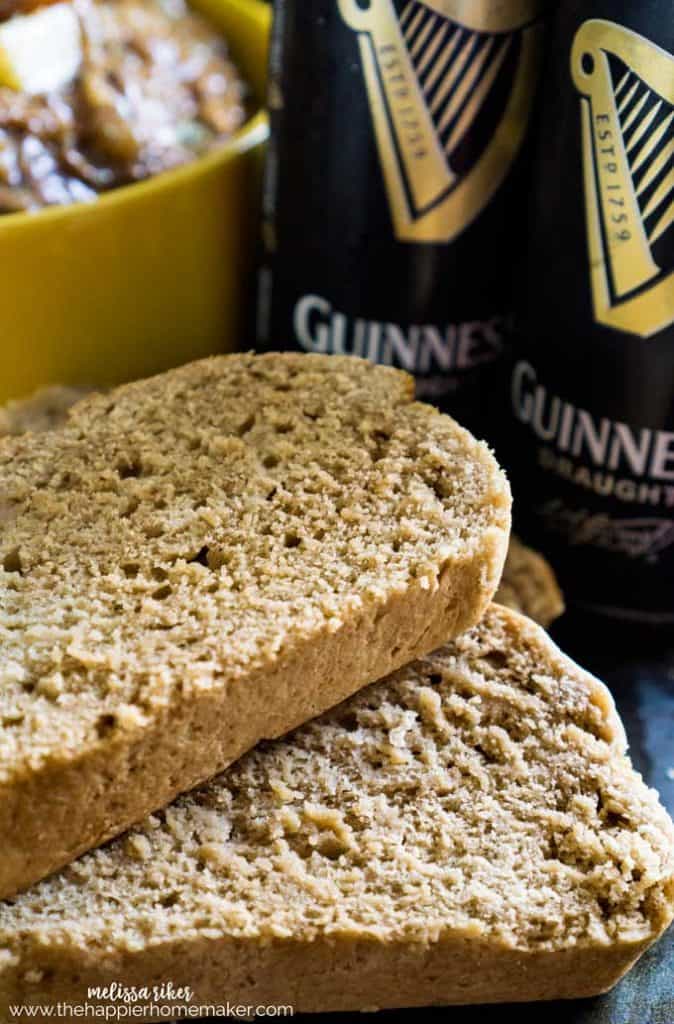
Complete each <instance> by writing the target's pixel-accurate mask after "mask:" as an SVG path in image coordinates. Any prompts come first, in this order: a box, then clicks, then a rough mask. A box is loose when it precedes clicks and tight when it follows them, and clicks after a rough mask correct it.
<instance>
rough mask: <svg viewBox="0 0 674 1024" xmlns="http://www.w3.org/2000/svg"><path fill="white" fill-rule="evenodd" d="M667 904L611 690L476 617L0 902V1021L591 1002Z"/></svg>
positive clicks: (667, 855)
mask: <svg viewBox="0 0 674 1024" xmlns="http://www.w3.org/2000/svg"><path fill="white" fill-rule="evenodd" d="M673 908H674V829H673V827H672V823H671V821H670V820H669V818H668V816H667V814H666V812H665V811H664V809H663V808H662V807H661V806H660V804H659V803H658V799H657V794H656V793H655V792H654V791H652V790H649V789H648V788H647V787H646V786H645V785H644V783H643V782H642V780H641V778H640V776H638V775H637V774H636V773H635V772H634V770H633V768H632V766H631V764H630V762H629V760H628V758H627V757H626V755H625V737H624V734H623V730H622V726H621V724H620V721H619V719H618V717H617V714H616V712H615V709H614V707H613V703H612V700H611V697H610V695H609V693H608V691H607V690H606V689H605V687H604V686H602V684H601V683H599V682H598V681H597V680H596V679H594V678H593V677H592V676H590V675H588V674H587V673H586V672H584V671H582V670H581V669H580V668H578V667H577V666H576V665H574V664H573V663H572V662H571V661H569V659H567V658H565V657H564V656H563V655H562V654H561V653H560V652H559V651H558V650H557V648H556V647H555V646H554V644H553V643H552V641H551V640H550V639H549V638H548V637H547V636H546V634H545V633H544V632H543V630H542V629H540V628H539V627H538V626H535V625H534V624H533V623H531V622H530V621H529V620H528V619H525V618H524V617H523V616H521V615H519V614H517V613H516V612H512V611H509V610H508V609H504V608H500V607H499V606H497V605H492V607H491V608H490V609H489V611H488V613H487V615H486V616H485V618H484V619H483V621H482V622H481V623H480V624H479V625H478V626H476V627H475V628H474V629H473V630H471V631H470V632H468V633H467V634H464V635H463V636H461V637H460V638H458V639H457V640H455V641H454V642H453V643H451V644H448V645H447V646H445V647H444V648H442V649H440V650H439V651H437V652H436V653H435V654H432V655H430V656H428V657H426V658H423V659H421V660H419V661H417V662H416V663H414V664H412V665H409V666H407V667H406V668H403V669H400V670H399V671H398V672H396V673H395V674H394V675H393V676H391V677H390V678H389V679H387V680H384V681H383V682H380V683H377V684H374V685H373V686H371V687H368V688H367V689H365V690H363V691H362V692H361V693H359V694H356V695H355V696H354V697H352V698H350V699H349V700H347V701H346V702H344V703H343V704H341V705H340V706H339V707H338V708H336V709H334V710H333V711H330V712H328V713H327V714H326V715H324V716H323V717H322V718H321V719H319V720H317V721H314V722H311V723H309V724H307V725H305V726H303V727H302V728H300V729H299V730H297V732H295V733H294V734H293V735H291V736H289V737H287V738H286V739H283V740H279V741H277V742H274V743H271V744H266V745H263V746H261V747H260V748H258V749H256V750H255V751H253V752H251V753H249V754H248V755H246V757H244V758H243V759H242V760H241V761H239V762H238V763H237V764H236V765H234V766H233V767H232V768H230V769H229V770H228V771H227V772H225V773H224V774H223V775H222V776H220V777H219V778H218V779H216V780H214V781H213V782H212V783H211V784H209V785H208V786H206V787H204V788H202V789H201V790H199V791H196V792H194V793H192V794H188V795H187V796H184V797H181V798H180V799H179V800H178V801H177V802H176V803H174V804H173V805H172V806H171V807H170V808H168V809H167V810H166V811H164V812H161V813H158V814H154V815H152V816H151V817H150V818H148V819H147V820H146V821H145V822H144V823H143V825H141V826H139V827H138V828H136V829H134V830H133V831H132V832H130V833H129V834H128V835H127V836H125V837H121V838H119V839H117V840H115V841H114V842H113V843H111V844H110V845H109V846H107V847H105V848H103V849H100V850H97V851H95V852H93V853H90V854H87V855H86V856H84V857H82V858H81V859H80V860H79V861H76V862H75V863H74V864H72V865H70V866H69V867H68V868H66V869H64V870H63V871H62V872H61V873H60V874H59V875H58V876H55V877H54V878H52V879H49V880H47V881H45V882H43V883H41V884H39V885H37V886H35V887H34V888H33V889H31V890H30V891H29V892H28V893H26V894H24V895H22V896H19V897H18V898H17V899H16V900H15V901H13V903H8V904H5V905H4V906H2V907H0V1008H6V1007H7V1006H8V1005H9V1004H10V1003H24V1004H26V1005H39V1004H46V1005H51V1004H54V1003H56V1002H58V1001H59V1000H66V1001H70V1002H73V1003H81V1002H84V997H85V994H86V991H87V987H88V986H104V985H109V984H110V983H111V982H113V981H117V982H118V983H120V984H121V985H125V986H130V985H135V986H138V987H140V986H142V985H144V984H145V985H147V984H148V983H149V982H151V983H153V984H159V983H161V982H162V981H168V980H172V981H173V983H174V985H175V986H176V987H177V986H189V987H190V988H191V989H192V990H193V992H194V995H193V999H192V1002H193V1003H194V1004H196V1005H203V1004H204V1003H224V1002H225V1001H226V1000H228V1001H229V1002H230V1003H233V1004H249V1005H250V1004H253V1005H259V1004H292V1005H293V1006H294V1008H295V1010H296V1011H297V1012H300V1011H323V1010H362V1009H366V1008H369V1009H372V1008H376V1007H399V1006H416V1005H428V1004H449V1003H469V1002H478V1003H482V1002H498V1001H506V1002H511V1001H520V1000H532V999H556V998H574V997H585V996H592V995H595V994H597V993H598V992H602V991H604V990H606V989H607V988H609V987H610V986H611V985H613V984H614V983H615V982H616V981H617V980H618V978H619V977H620V976H621V975H622V974H623V973H624V971H625V970H627V969H628V968H629V967H630V965H631V964H632V963H633V961H634V960H635V959H636V958H637V957H638V956H639V955H640V954H641V953H642V952H643V951H644V950H645V949H646V948H647V947H648V946H649V945H650V944H651V943H652V942H653V941H654V940H655V939H656V938H657V937H658V935H659V934H660V933H661V932H662V930H663V929H664V928H665V927H666V926H667V924H668V923H669V921H670V920H671V917H672V912H673ZM100 1002H101V1003H103V1002H104V1000H102V999H101V1000H100ZM176 1016H177V1015H176ZM180 1019H182V1017H181V1018H180Z"/></svg>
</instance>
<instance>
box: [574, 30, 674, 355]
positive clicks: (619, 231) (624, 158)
mask: <svg viewBox="0 0 674 1024" xmlns="http://www.w3.org/2000/svg"><path fill="white" fill-rule="evenodd" d="M571 72H572V75H573V80H574V82H575V85H576V88H577V89H578V91H579V92H580V94H581V123H582V139H583V175H584V181H585V207H586V218H587V236H588V253H589V264H590V276H591V285H592V298H593V304H594V315H595V320H596V321H597V323H601V324H605V325H606V326H607V327H612V328H614V329H616V330H619V331H625V332H628V333H630V334H635V335H639V336H640V337H643V338H650V337H652V336H653V335H655V334H658V333H659V332H660V331H662V330H664V329H665V328H666V327H669V326H670V325H671V324H673V323H674V57H673V56H672V55H671V54H669V53H667V51H666V50H663V49H662V48H661V47H659V46H657V45H656V44H655V43H652V42H649V40H647V39H644V38H643V36H640V35H638V34H637V33H636V32H633V31H631V30H630V29H627V28H624V27H623V26H621V25H617V24H615V23H613V22H610V21H602V20H599V19H593V20H591V21H586V22H585V23H584V24H583V25H581V27H580V28H579V30H578V32H577V34H576V37H575V40H574V43H573V48H572V53H571Z"/></svg>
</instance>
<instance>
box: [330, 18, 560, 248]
mask: <svg viewBox="0 0 674 1024" xmlns="http://www.w3.org/2000/svg"><path fill="white" fill-rule="evenodd" d="M338 4H339V10H340V13H341V16H342V18H343V20H344V21H345V22H346V24H347V25H348V26H349V27H350V28H352V29H353V30H354V31H355V32H357V33H358V35H359V47H360V56H361V63H362V68H363V75H364V78H365V83H366V87H367V94H368V100H369V105H370V111H371V114H372V123H373V129H374V135H375V138H376V142H377V149H378V152H379V159H380V163H381V167H382V173H383V177H384V181H385V185H386V191H387V195H388V200H389V205H390V209H391V217H392V221H393V226H394V230H395V234H396V237H397V238H398V240H399V241H402V242H436V243H444V242H449V241H451V240H452V239H454V238H456V237H458V236H459V235H460V234H461V233H462V232H463V231H465V229H466V228H467V227H469V225H470V224H471V223H472V222H473V221H474V220H475V219H476V218H477V217H478V216H479V214H480V213H481V212H482V210H483V209H484V208H485V207H486V206H488V204H489V203H490V201H491V200H492V198H493V197H494V195H495V194H496V193H497V191H498V189H499V188H500V186H501V185H502V183H503V181H504V179H505V177H506V175H507V174H508V171H509V170H510V167H511V166H512V163H513V161H514V159H515V157H516V156H517V153H518V152H519V149H520V147H521V145H522V142H523V140H524V136H525V133H526V129H527V124H528V120H529V115H530V112H531V106H532V102H533V96H534V90H535V85H536V80H537V74H538V65H539V52H540V46H539V43H540V33H541V26H540V23H538V22H537V19H538V16H539V14H540V13H541V10H542V7H543V4H542V2H541V0H516V2H514V3H511V4H508V5H499V4H496V5H495V4H494V3H490V2H487V3H485V2H475V3H470V4H467V3H466V2H465V0H425V2H420V0H338ZM504 6H507V8H508V10H507V13H506V12H504V11H503V7H504ZM499 8H500V9H499Z"/></svg>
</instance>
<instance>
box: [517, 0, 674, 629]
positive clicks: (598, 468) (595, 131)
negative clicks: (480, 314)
mask: <svg viewBox="0 0 674 1024" xmlns="http://www.w3.org/2000/svg"><path fill="white" fill-rule="evenodd" d="M535 120H536V127H535V129H534V186H533V189H532V196H531V210H530V213H531V216H530V227H529V237H528V246H527V253H526V258H525V267H524V272H523V275H522V282H523V286H524V291H523V294H522V302H521V308H520V310H519V315H518V317H517V333H516V344H515V351H516V356H515V360H514V368H513V373H512V380H511V413H512V422H513V425H514V426H513V434H512V442H513V443H512V449H511V460H512V468H513V475H514V483H515V498H516V514H517V516H518V520H519V524H520V528H521V529H522V531H523V532H524V533H525V535H526V537H527V539H528V540H530V541H531V542H532V543H538V544H539V546H541V547H542V548H543V549H544V550H545V551H546V552H547V553H548V554H549V555H550V557H551V560H552V561H553V563H554V566H555V568H556V569H557V570H558V572H559V573H560V575H561V577H562V583H563V585H564V588H565V591H566V594H567V597H568V598H569V599H570V602H571V603H575V604H576V605H580V606H583V607H589V608H592V609H594V610H597V611H601V612H605V613H608V614H610V615H613V616H617V617H624V618H630V619H635V620H641V621H645V622H667V621H670V622H671V621H674V8H673V7H672V2H671V0H565V2H563V3H561V4H560V5H559V7H558V9H557V14H556V19H555V21H554V24H553V26H552V31H551V32H550V37H549V47H548V50H547V54H546V58H545V74H544V77H543V84H542V91H541V96H540V104H539V107H538V109H537V114H536V119H535Z"/></svg>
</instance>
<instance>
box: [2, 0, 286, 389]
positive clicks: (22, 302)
mask: <svg viewBox="0 0 674 1024" xmlns="http://www.w3.org/2000/svg"><path fill="white" fill-rule="evenodd" d="M194 7H195V8H197V9H198V10H200V11H202V12H203V13H204V14H205V15H206V16H207V17H209V18H210V19H211V20H212V21H213V23H214V24H216V25H217V26H218V27H219V28H221V29H222V30H223V32H224V33H225V35H226V37H227V39H228V41H229V44H230V48H231V52H232V54H233V56H234V59H235V60H236V61H237V63H238V65H239V67H240V69H241V71H242V73H243V76H244V77H245V79H246V81H247V82H248V83H249V85H250V86H251V88H252V91H253V97H254V104H255V105H254V111H255V112H254V114H253V116H252V118H251V119H250V120H249V121H248V122H247V123H246V125H244V127H243V128H242V129H241V130H240V131H239V132H238V133H237V134H236V136H234V137H233V139H232V140H230V141H229V142H227V143H225V145H224V146H222V147H221V148H220V149H218V150H217V151H216V152H214V153H211V154H209V155H208V156H206V157H204V158H201V159H199V160H196V161H195V162H194V163H191V164H189V165H187V166H185V167H182V168H179V169H178V170H175V171H169V172H167V173H165V174H162V175H159V176H158V177H156V178H153V179H151V180H149V181H146V182H141V183H139V184H137V185H130V186H127V187H124V188H120V189H117V190H116V191H114V192H110V193H108V194H106V195H103V196H101V197H100V198H99V199H98V200H96V201H95V202H94V203H90V204H89V203H86V204H80V205H77V206H70V207H61V208H52V209H49V210H45V211H42V212H39V213H35V214H13V215H11V216H7V217H0V281H2V289H1V290H0V339H1V341H0V402H2V401H4V400H6V399H7V398H12V397H18V396H21V395H24V394H27V393H29V392H31V391H33V390H35V389H36V388H39V387H42V386H44V385H47V384H54V383H63V384H72V385H82V386H87V385H97V386H108V385H111V384H116V383H119V382H120V381H123V380H130V379H131V378H133V377H140V376H143V375H146V374H149V373H153V372H155V371H159V370H162V369H165V368H166V367H169V366H175V365H177V364H179V363H182V362H186V361H187V360H189V359H196V358H198V357H200V356H203V355H207V354H209V353H211V352H218V351H227V349H231V348H233V347H234V346H235V345H237V344H239V343H240V342H241V341H242V340H243V338H242V337H241V335H240V331H241V329H242V316H243V309H244V303H245V301H246V295H247V293H248V291H249V288H250V279H251V260H252V256H253V243H254V238H255V223H256V219H257V191H258V181H259V173H258V172H259V166H260V163H261V152H262V148H263V145H264V142H265V139H266V137H267V120H266V116H265V114H264V112H263V110H262V102H263V96H264V80H265V74H266V62H267V40H268V28H269V9H268V7H267V6H266V5H265V4H263V3H261V2H260V0H194Z"/></svg>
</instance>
